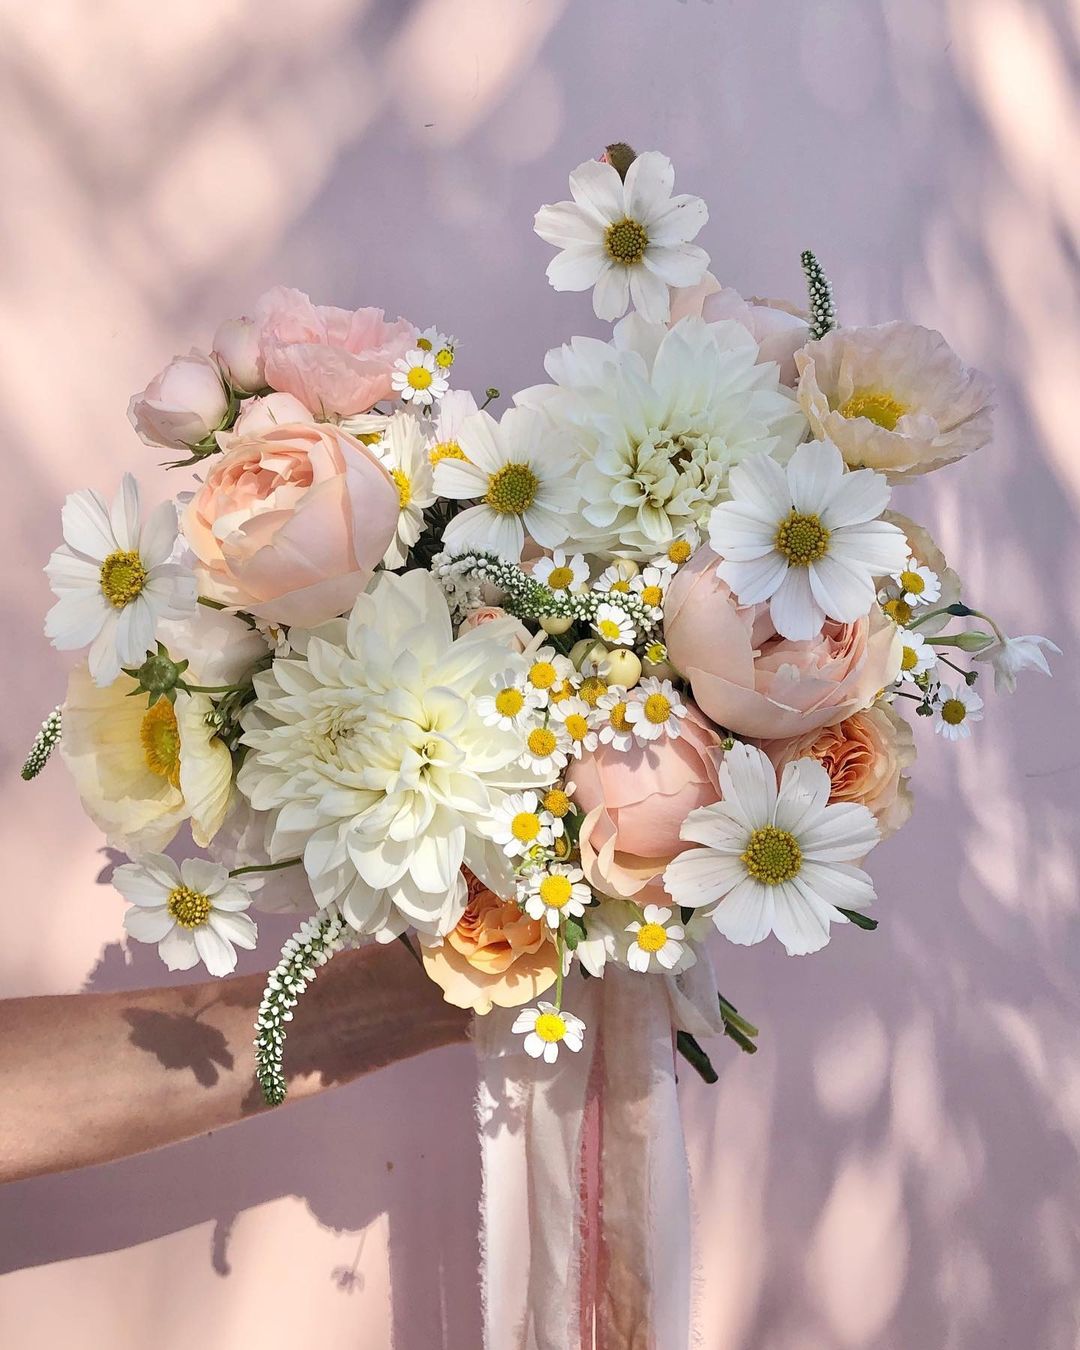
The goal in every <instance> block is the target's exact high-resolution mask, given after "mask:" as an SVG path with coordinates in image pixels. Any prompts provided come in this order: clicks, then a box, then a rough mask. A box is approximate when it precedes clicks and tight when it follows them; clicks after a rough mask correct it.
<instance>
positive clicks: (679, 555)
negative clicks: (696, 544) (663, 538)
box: [667, 539, 694, 563]
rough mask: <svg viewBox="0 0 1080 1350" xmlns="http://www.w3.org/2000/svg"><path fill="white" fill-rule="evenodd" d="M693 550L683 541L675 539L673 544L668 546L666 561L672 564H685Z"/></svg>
mask: <svg viewBox="0 0 1080 1350" xmlns="http://www.w3.org/2000/svg"><path fill="white" fill-rule="evenodd" d="M693 551H694V550H693V549H692V548H691V547H690V544H689V542H688V541H687V540H685V539H676V540H675V542H674V543H673V544H670V545H669V546H668V551H667V555H668V561H669V562H673V563H684V562H686V561H687V560H688V559H689V557H690V554H691V553H692V552H693Z"/></svg>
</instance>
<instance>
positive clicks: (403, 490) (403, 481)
mask: <svg viewBox="0 0 1080 1350" xmlns="http://www.w3.org/2000/svg"><path fill="white" fill-rule="evenodd" d="M390 477H391V478H392V479H393V480H394V482H395V483H396V484H397V495H398V506H399V507H400V509H401V510H402V511H404V510H405V508H406V507H407V506H408V504H409V503H410V502H411V501H412V483H411V482H410V481H409V475H408V474H407V473H404V472H403V471H402V470H401V469H391V470H390Z"/></svg>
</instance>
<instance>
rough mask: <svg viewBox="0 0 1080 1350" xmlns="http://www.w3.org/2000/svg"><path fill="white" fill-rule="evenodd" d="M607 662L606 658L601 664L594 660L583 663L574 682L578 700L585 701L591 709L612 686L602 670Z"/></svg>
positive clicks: (602, 659)
mask: <svg viewBox="0 0 1080 1350" xmlns="http://www.w3.org/2000/svg"><path fill="white" fill-rule="evenodd" d="M605 660H606V657H603V658H601V660H600V662H599V663H597V662H596V661H592V660H589V661H582V663H581V669H580V670H579V671H578V672H577V677H576V679H575V680H574V681H573V683H574V686H575V692H576V694H577V696H578V698H580V699H583V700H584V701H585V702H586V703H587V704H588V705H589V707H590V708H595V707H596V705H597V704H598V703H599V702H600V700H601V698H603V696H604V695H605V694H606V693H607V691H608V687H609V685H610V681H609V680H608V679H607V678H606V676H605V675H604V672H603V670H602V669H601V666H602V665H603V663H604V661H605Z"/></svg>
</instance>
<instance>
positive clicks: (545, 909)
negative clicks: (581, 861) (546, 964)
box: [525, 863, 592, 928]
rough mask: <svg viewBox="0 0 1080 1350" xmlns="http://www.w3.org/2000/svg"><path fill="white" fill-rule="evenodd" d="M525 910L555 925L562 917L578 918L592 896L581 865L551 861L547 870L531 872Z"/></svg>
mask: <svg viewBox="0 0 1080 1350" xmlns="http://www.w3.org/2000/svg"><path fill="white" fill-rule="evenodd" d="M525 890H526V895H525V913H526V914H527V915H528V916H529V918H530V919H537V920H543V921H544V922H545V923H546V924H547V926H548V927H549V928H558V926H559V920H560V919H561V918H575V919H580V918H581V916H582V915H583V914H584V913H585V906H586V905H587V904H588V903H589V901H590V900H591V899H592V891H590V890H589V888H588V886H586V884H585V874H584V872H582V870H581V868H580V867H569V866H567V865H566V864H564V863H552V864H551V866H550V867H548V868H547V869H546V871H542V872H534V873H533V874H532V876H530V877H529V878H528V882H527V886H526V887H525Z"/></svg>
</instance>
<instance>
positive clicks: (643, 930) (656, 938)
mask: <svg viewBox="0 0 1080 1350" xmlns="http://www.w3.org/2000/svg"><path fill="white" fill-rule="evenodd" d="M667 941H668V935H667V933H666V932H665V931H664V927H663V925H662V924H658V923H643V924H642V925H641V927H640V928H639V929H638V931H637V945H638V946H639V947H640V948H641V950H642V951H645V952H658V951H659V950H660V948H661V947H666V946H667Z"/></svg>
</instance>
